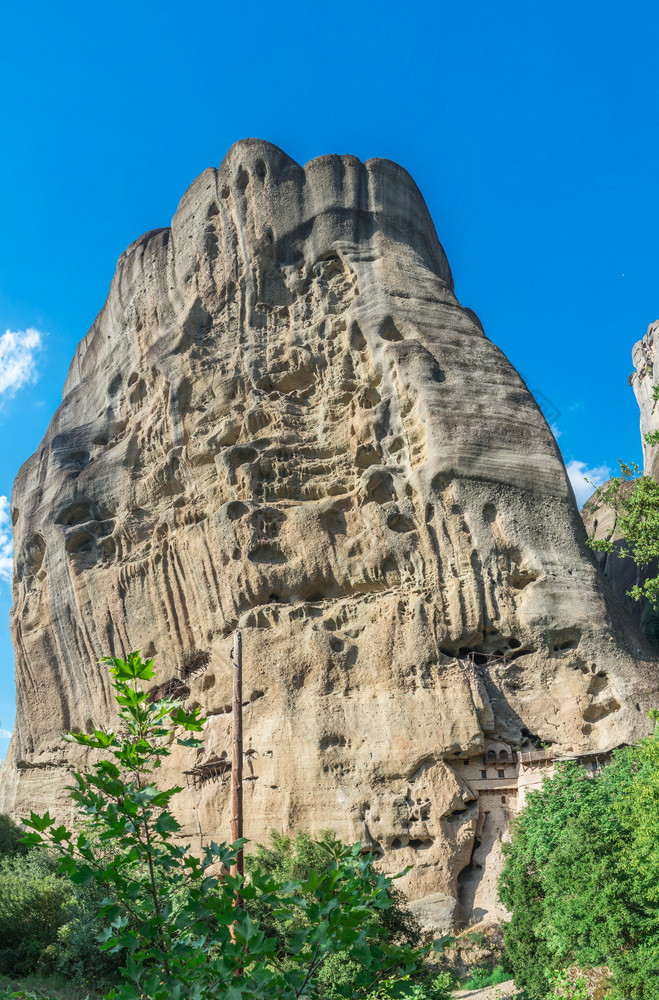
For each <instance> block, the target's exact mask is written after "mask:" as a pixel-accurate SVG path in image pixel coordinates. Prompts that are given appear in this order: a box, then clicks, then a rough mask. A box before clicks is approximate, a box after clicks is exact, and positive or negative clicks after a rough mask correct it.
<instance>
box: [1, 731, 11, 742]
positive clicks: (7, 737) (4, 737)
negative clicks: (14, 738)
mask: <svg viewBox="0 0 659 1000" xmlns="http://www.w3.org/2000/svg"><path fill="white" fill-rule="evenodd" d="M10 739H11V732H10V731H9V730H8V729H0V740H10Z"/></svg>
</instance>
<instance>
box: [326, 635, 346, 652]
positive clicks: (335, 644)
mask: <svg viewBox="0 0 659 1000" xmlns="http://www.w3.org/2000/svg"><path fill="white" fill-rule="evenodd" d="M344 647H345V642H344V641H343V639H339V637H338V636H335V635H333V636H332V638H331V639H330V649H331V650H332V651H333V652H334V653H341V652H343V649H344Z"/></svg>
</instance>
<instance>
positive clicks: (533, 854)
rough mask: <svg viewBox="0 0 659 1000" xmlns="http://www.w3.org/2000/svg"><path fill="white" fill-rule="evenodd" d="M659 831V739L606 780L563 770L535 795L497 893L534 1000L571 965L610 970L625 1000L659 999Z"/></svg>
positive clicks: (521, 977) (619, 760)
mask: <svg viewBox="0 0 659 1000" xmlns="http://www.w3.org/2000/svg"><path fill="white" fill-rule="evenodd" d="M658 830H659V739H658V737H657V735H656V734H655V735H653V736H651V737H648V738H647V739H645V740H642V741H641V742H640V743H639V744H638V745H637V746H634V747H630V748H628V749H625V750H622V751H619V752H617V753H616V754H615V755H614V760H613V762H612V763H611V764H610V765H609V766H608V767H606V768H605V770H604V772H603V774H602V775H601V776H598V777H594V778H588V777H587V776H586V774H585V772H584V771H583V769H582V768H581V767H580V766H579V765H577V764H563V765H560V766H558V767H557V771H556V774H555V775H554V776H553V777H552V778H548V779H545V780H544V782H543V786H542V788H541V789H540V790H539V791H537V792H533V793H530V794H529V797H528V804H527V806H526V808H525V809H524V811H523V812H522V813H521V814H520V816H519V817H518V820H517V822H516V824H515V827H514V831H513V840H512V843H511V844H510V845H506V846H505V847H504V854H505V865H504V869H503V872H502V875H501V878H500V884H499V888H500V895H501V899H502V900H503V902H504V903H505V904H506V906H507V907H508V908H509V909H510V910H511V911H512V919H511V921H510V923H509V924H508V925H507V927H506V928H505V940H506V953H507V958H508V961H509V963H510V965H511V967H512V969H513V971H514V974H515V979H516V982H517V983H518V985H520V986H523V987H524V988H526V989H527V990H528V992H529V994H530V996H532V997H537V998H544V997H545V996H546V995H547V991H548V990H549V987H550V984H551V982H550V981H551V976H552V975H553V974H554V973H557V972H558V971H560V970H561V969H564V968H566V967H568V966H571V965H577V966H580V967H583V968H585V967H594V966H600V965H605V966H608V968H610V969H611V970H612V973H613V980H612V983H613V991H614V993H613V995H614V996H615V997H619V998H621V1000H636V998H638V1000H641V998H643V1000H650V998H655V997H657V996H659V892H658V891H657V874H658V872H659V838H657V831H658Z"/></svg>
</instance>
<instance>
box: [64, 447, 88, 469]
mask: <svg viewBox="0 0 659 1000" xmlns="http://www.w3.org/2000/svg"><path fill="white" fill-rule="evenodd" d="M59 464H60V467H61V468H62V469H74V470H79V469H84V468H85V467H86V466H87V465H89V452H88V451H85V450H82V449H81V450H80V451H70V452H69V453H68V455H62V456H61V458H60V459H59Z"/></svg>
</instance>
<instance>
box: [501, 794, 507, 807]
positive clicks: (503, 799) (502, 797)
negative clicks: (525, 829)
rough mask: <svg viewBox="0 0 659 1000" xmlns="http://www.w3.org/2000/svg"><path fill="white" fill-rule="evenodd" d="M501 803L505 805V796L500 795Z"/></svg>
mask: <svg viewBox="0 0 659 1000" xmlns="http://www.w3.org/2000/svg"><path fill="white" fill-rule="evenodd" d="M501 801H502V802H503V803H504V805H505V803H506V796H505V795H502V796H501Z"/></svg>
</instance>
